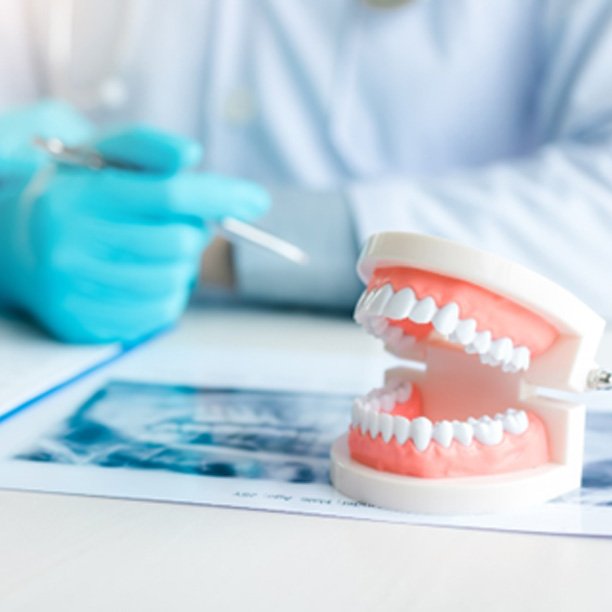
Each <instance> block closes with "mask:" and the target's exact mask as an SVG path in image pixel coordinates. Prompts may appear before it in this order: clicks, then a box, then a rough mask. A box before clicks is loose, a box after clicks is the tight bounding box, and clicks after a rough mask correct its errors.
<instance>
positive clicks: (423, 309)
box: [410, 296, 438, 323]
mask: <svg viewBox="0 0 612 612" xmlns="http://www.w3.org/2000/svg"><path fill="white" fill-rule="evenodd" d="M437 310H438V308H437V306H436V303H435V302H434V299H433V298H432V297H430V296H427V297H425V298H423V299H422V300H419V301H418V302H417V304H416V306H415V307H414V308H413V309H412V312H411V313H410V319H411V320H412V321H414V322H415V323H431V320H432V319H433V317H434V315H435V314H436V311H437Z"/></svg>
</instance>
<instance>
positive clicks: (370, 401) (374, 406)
mask: <svg viewBox="0 0 612 612" xmlns="http://www.w3.org/2000/svg"><path fill="white" fill-rule="evenodd" d="M366 406H367V409H368V410H380V399H379V398H378V397H377V396H376V395H374V394H372V392H371V391H370V393H368V395H367V396H366Z"/></svg>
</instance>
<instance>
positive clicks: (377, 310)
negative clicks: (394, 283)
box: [367, 283, 393, 315]
mask: <svg viewBox="0 0 612 612" xmlns="http://www.w3.org/2000/svg"><path fill="white" fill-rule="evenodd" d="M392 297H393V287H391V285H390V284H389V283H387V284H386V285H384V287H381V288H380V289H379V290H378V293H377V294H376V295H375V296H374V298H373V299H372V301H371V302H370V303H369V304H368V307H367V308H368V313H369V314H370V315H382V313H383V310H384V308H385V306H386V305H387V302H388V301H389V300H390V299H391V298H392Z"/></svg>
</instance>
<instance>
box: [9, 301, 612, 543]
mask: <svg viewBox="0 0 612 612" xmlns="http://www.w3.org/2000/svg"><path fill="white" fill-rule="evenodd" d="M232 317H233V318H232ZM232 317H230V318H229V319H227V318H226V319H224V321H223V322H224V325H225V327H219V325H218V321H217V320H215V318H214V317H212V316H211V318H210V319H206V320H205V322H204V323H203V322H202V320H201V319H200V318H198V316H196V315H191V316H189V317H187V319H186V320H185V321H184V323H183V325H182V326H181V327H180V328H179V329H178V330H176V331H175V332H173V333H171V334H168V335H167V336H164V337H162V338H159V339H157V340H155V341H153V342H152V343H151V344H148V345H146V346H143V347H140V348H139V349H137V350H136V351H135V352H133V353H131V354H130V355H127V356H125V357H123V358H122V359H121V360H119V361H117V362H115V363H114V364H112V365H111V366H109V367H107V368H105V369H103V370H102V371H99V372H96V373H95V374H93V375H91V376H89V377H87V378H86V379H84V380H82V381H80V382H78V383H77V384H74V385H72V386H70V387H68V388H66V389H63V390H61V391H60V392H58V393H55V394H54V395H52V396H50V397H48V398H46V399H45V400H43V401H41V402H39V403H38V404H36V405H34V406H32V407H30V408H29V409H28V410H27V411H24V412H22V413H20V414H18V415H16V416H15V417H13V418H12V419H10V420H9V421H7V422H5V423H4V424H3V425H2V426H0V449H2V450H1V456H0V487H3V488H15V489H26V490H36V491H52V492H64V493H71V494H82V495H94V496H109V497H120V498H131V499H152V500H161V501H169V502H180V503H195V504H211V505H218V506H232V507H238V508H253V509H260V510H272V511H282V512H298V513H305V514H316V515H326V516H338V517H346V518H354V519H366V520H377V521H391V522H400V523H415V524H428V525H440V526H452V527H466V528H483V529H499V530H510V531H528V532H538V533H557V534H567V535H596V536H606V537H609V536H612V443H610V441H611V440H612V412H609V411H605V410H604V409H603V407H605V403H606V402H604V401H602V402H601V406H602V408H600V409H599V411H598V412H592V413H590V414H589V416H588V419H587V438H586V457H585V472H584V473H585V479H584V486H583V488H582V489H581V490H580V491H577V492H575V493H572V494H570V495H567V496H565V497H564V498H563V499H559V500H555V501H553V502H550V503H548V504H546V505H542V506H540V507H537V508H535V509H532V510H529V511H524V512H513V513H512V514H508V515H500V514H497V515H485V516H483V515H479V516H450V517H448V516H444V517H441V516H440V517H439V516H432V515H416V514H405V513H398V512H390V511H386V510H381V509H378V508H375V507H372V506H368V505H364V504H360V503H358V502H355V501H353V500H350V499H348V498H346V497H344V496H342V495H340V494H338V493H337V492H336V491H335V490H334V489H333V488H332V487H331V486H330V485H329V484H328V483H327V470H328V468H329V462H328V458H327V448H328V446H329V444H330V443H331V441H332V440H333V438H334V437H335V436H336V435H338V433H340V432H342V431H344V430H345V429H346V427H347V425H348V419H349V414H350V397H351V396H353V395H354V394H356V393H363V392H365V391H367V390H369V389H370V388H372V387H375V386H377V385H378V384H380V381H381V378H382V372H383V371H384V369H385V367H387V366H388V365H389V364H390V363H391V360H390V358H389V357H388V356H385V355H384V354H383V353H382V351H380V350H369V345H367V346H360V347H359V350H357V349H356V348H355V347H354V346H351V342H352V340H351V342H348V340H350V338H352V337H353V336H350V338H349V337H348V336H347V337H345V338H343V341H340V340H339V337H338V336H337V335H335V334H343V333H345V332H344V331H343V328H342V326H340V325H338V324H336V323H333V324H330V327H329V329H328V330H324V331H325V333H324V334H323V335H324V337H326V338H327V340H328V342H329V344H328V345H326V346H325V350H318V349H317V346H318V342H320V335H319V337H317V336H316V335H315V334H313V333H311V332H312V330H311V328H310V327H309V325H310V323H307V322H304V323H303V325H302V327H301V328H300V329H299V330H297V329H292V330H291V333H287V335H286V337H287V339H288V340H287V342H285V341H284V339H285V335H284V332H283V329H284V326H285V325H287V324H288V323H287V322H288V321H289V319H283V318H282V317H277V316H270V317H269V319H267V321H268V323H267V324H269V326H270V330H276V331H277V334H278V336H277V337H276V339H275V342H269V343H268V344H269V345H270V346H262V345H261V343H258V341H257V337H259V336H260V335H261V333H262V329H263V330H264V333H265V326H266V323H265V321H262V320H261V319H259V320H258V325H259V329H258V333H257V334H254V335H252V336H249V330H250V329H252V326H253V319H250V318H249V317H248V316H243V315H241V314H240V313H236V314H234V315H232ZM292 324H293V323H292ZM317 325H318V328H320V326H321V324H320V323H319V324H317ZM229 329H231V330H232V333H229V332H228V331H227V330H229ZM312 329H314V328H312ZM347 329H349V330H350V328H347ZM279 330H280V331H279ZM319 331H320V329H319ZM270 333H272V331H271V332H270ZM236 338H239V340H240V342H237V340H236ZM355 338H357V340H358V341H359V342H361V336H360V335H356V336H355ZM345 341H346V342H345ZM253 390H254V391H255V392H253ZM600 397H601V398H603V399H605V400H606V401H608V402H609V401H610V399H611V397H610V394H607V395H606V394H603V395H601V396H600ZM198 436H201V438H200V439H198ZM211 474H216V475H211Z"/></svg>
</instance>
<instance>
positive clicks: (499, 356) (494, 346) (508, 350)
mask: <svg viewBox="0 0 612 612" xmlns="http://www.w3.org/2000/svg"><path fill="white" fill-rule="evenodd" d="M513 349H514V346H513V344H512V340H510V338H507V337H504V338H500V339H499V340H495V342H492V343H491V348H490V349H489V353H490V354H491V355H492V356H493V358H494V359H496V360H497V361H500V362H504V363H505V362H506V361H510V359H512V353H513Z"/></svg>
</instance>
